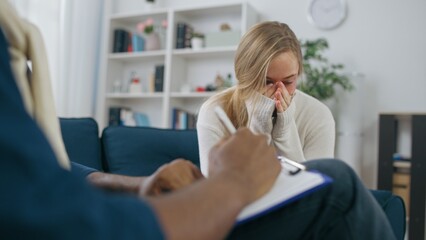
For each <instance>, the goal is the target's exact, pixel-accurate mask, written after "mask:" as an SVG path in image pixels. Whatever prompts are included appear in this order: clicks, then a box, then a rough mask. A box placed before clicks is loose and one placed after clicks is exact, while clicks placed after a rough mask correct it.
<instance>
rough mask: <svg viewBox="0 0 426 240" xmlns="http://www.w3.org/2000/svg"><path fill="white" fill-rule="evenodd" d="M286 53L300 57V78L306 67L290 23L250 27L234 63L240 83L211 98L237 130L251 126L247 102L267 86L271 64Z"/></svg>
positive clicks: (270, 23) (264, 23) (270, 22)
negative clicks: (249, 124) (217, 103)
mask: <svg viewBox="0 0 426 240" xmlns="http://www.w3.org/2000/svg"><path fill="white" fill-rule="evenodd" d="M283 52H291V53H293V54H294V56H295V57H296V58H297V61H298V63H299V71H298V74H299V75H300V73H301V72H302V66H303V65H302V53H301V48H300V43H299V41H298V39H297V38H296V35H295V34H294V33H293V31H292V30H291V29H290V28H289V26H288V25H287V24H284V23H280V22H275V21H268V22H262V23H259V24H256V25H254V26H253V27H251V28H250V29H249V31H248V32H247V33H246V34H245V35H244V36H243V37H242V39H241V41H240V43H239V45H238V49H237V52H236V55H235V60H234V70H235V76H236V78H237V80H238V83H237V85H236V86H235V87H233V88H231V89H229V90H228V91H224V92H222V93H220V94H218V95H216V96H215V97H214V98H213V99H212V100H213V101H218V102H220V103H221V105H223V108H224V110H225V112H226V113H227V115H228V116H229V118H230V119H231V121H232V123H233V124H234V126H235V127H236V128H239V127H243V126H247V125H248V119H249V116H248V113H247V109H246V106H245V100H247V99H248V98H250V97H253V96H254V93H255V92H258V91H260V90H261V89H262V88H263V87H264V86H265V85H266V75H267V71H268V67H269V64H270V62H271V61H272V59H274V58H275V57H276V56H278V55H279V54H281V53H283ZM255 101H256V99H255Z"/></svg>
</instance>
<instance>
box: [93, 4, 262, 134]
mask: <svg viewBox="0 0 426 240" xmlns="http://www.w3.org/2000/svg"><path fill="white" fill-rule="evenodd" d="M116 5H117V3H116V2H114V1H112V0H109V1H106V2H105V4H104V13H105V14H104V37H103V39H104V41H103V42H102V52H101V66H100V79H99V81H98V86H99V88H98V93H97V98H98V101H97V102H98V103H97V114H96V116H97V121H98V122H99V124H100V127H105V126H106V125H107V124H108V117H109V116H108V109H109V107H112V106H120V107H129V108H131V109H132V110H134V111H137V112H143V113H145V114H147V115H148V117H149V119H150V122H151V125H152V126H153V127H159V128H170V127H171V118H172V116H171V114H172V109H173V108H175V107H177V108H181V109H184V110H187V111H190V112H192V113H196V112H197V111H198V109H199V107H200V106H201V104H202V103H203V101H205V100H206V99H207V98H208V97H210V96H212V95H213V94H214V93H213V92H196V91H195V89H196V88H197V87H205V86H206V85H208V84H213V83H214V79H215V76H216V74H218V73H220V74H221V75H222V76H224V77H226V75H228V74H229V73H231V74H232V76H233V78H234V79H235V76H234V71H233V60H234V55H235V51H236V49H237V46H236V45H233V46H223V47H210V48H206V47H205V48H202V49H199V50H193V49H175V45H176V26H177V23H178V22H181V21H182V22H185V23H188V24H190V25H191V26H192V27H193V28H194V30H195V31H198V32H203V33H208V32H214V31H219V26H220V24H222V23H227V24H229V25H230V26H231V29H232V30H233V31H238V32H239V33H240V35H241V36H242V35H243V34H244V33H245V32H246V31H247V29H248V28H249V27H250V26H252V25H253V24H255V23H256V22H257V13H256V12H255V10H254V9H253V8H252V7H251V6H250V5H249V4H248V3H247V2H236V3H227V4H220V5H217V4H213V5H212V4H211V5H205V6H200V5H198V6H194V7H184V8H163V9H153V10H150V11H146V10H143V9H141V10H140V11H139V10H138V9H133V10H132V12H128V13H122V12H118V13H117V11H116V9H115V8H116V7H117V6H116ZM149 17H151V18H153V19H154V21H155V22H156V23H160V22H161V21H162V20H163V19H166V20H167V22H168V28H167V29H166V31H165V33H164V36H163V39H164V44H163V45H162V49H160V50H155V51H143V52H132V53H113V52H112V48H113V40H114V36H113V35H114V34H113V33H114V29H116V28H125V29H127V30H129V31H136V25H137V23H138V22H143V21H145V20H146V19H147V18H149ZM160 64H164V66H165V68H164V83H163V92H149V75H150V74H152V73H153V72H154V67H155V66H156V65H160ZM131 72H136V73H137V74H138V75H139V77H140V79H141V82H142V86H143V89H144V91H143V92H142V93H137V94H134V93H132V94H130V93H125V92H118V93H117V92H113V91H112V89H113V83H114V82H115V81H117V80H120V81H127V80H130V74H131ZM183 86H185V88H184V87H183Z"/></svg>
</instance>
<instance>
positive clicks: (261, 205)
mask: <svg viewBox="0 0 426 240" xmlns="http://www.w3.org/2000/svg"><path fill="white" fill-rule="evenodd" d="M282 165H283V164H282ZM332 181H333V180H332V179H331V178H330V177H328V176H326V175H324V174H322V173H319V172H316V171H299V172H298V173H297V174H293V175H292V174H289V172H288V167H284V166H283V168H282V171H281V173H280V174H279V176H278V177H277V180H276V181H275V183H274V185H273V186H272V188H271V189H270V190H269V192H268V193H266V194H265V195H264V196H262V197H261V198H259V199H258V200H256V201H254V202H253V203H251V204H250V205H248V206H246V207H245V208H244V209H243V210H242V211H241V212H240V214H239V215H238V217H237V224H241V223H244V222H246V221H249V220H251V219H254V218H257V217H260V216H262V215H264V214H267V213H269V212H271V211H274V210H276V209H278V208H280V207H283V206H285V205H287V204H289V203H292V202H294V201H296V200H298V199H301V198H303V197H305V196H306V195H309V194H311V193H313V192H315V191H317V190H319V189H320V188H322V187H325V186H327V185H328V184H330V183H331V182H332Z"/></svg>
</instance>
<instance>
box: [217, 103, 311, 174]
mask: <svg viewBox="0 0 426 240" xmlns="http://www.w3.org/2000/svg"><path fill="white" fill-rule="evenodd" d="M214 111H215V113H216V115H217V117H218V118H219V120H220V122H222V124H223V125H224V126H225V128H226V129H227V130H228V132H229V133H230V134H231V135H232V134H234V133H235V132H236V131H237V129H235V127H234V125H233V124H232V122H231V120H229V118H228V115H226V113H225V111H223V109H222V108H221V107H220V106H216V107H215V109H214ZM277 158H278V160H280V161H281V163H286V164H289V165H291V166H293V167H295V168H296V169H297V170H295V171H290V173H291V174H296V173H298V172H299V171H304V170H306V167H305V166H304V165H302V164H300V163H298V162H295V161H293V160H290V159H288V158H285V157H283V156H277ZM283 167H284V166H283Z"/></svg>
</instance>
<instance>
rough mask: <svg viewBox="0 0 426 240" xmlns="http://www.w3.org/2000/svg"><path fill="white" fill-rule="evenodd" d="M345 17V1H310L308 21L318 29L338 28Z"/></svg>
mask: <svg viewBox="0 0 426 240" xmlns="http://www.w3.org/2000/svg"><path fill="white" fill-rule="evenodd" d="M346 15H347V7H346V0H311V1H310V3H309V7H308V20H309V22H310V23H312V24H313V25H314V26H316V27H318V28H320V29H325V30H329V29H333V28H336V27H338V26H339V25H340V24H341V23H342V22H343V21H344V20H345V18H346Z"/></svg>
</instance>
